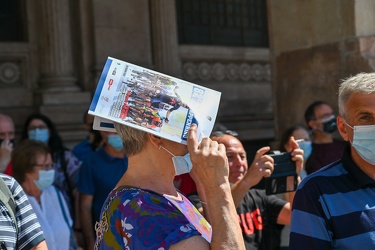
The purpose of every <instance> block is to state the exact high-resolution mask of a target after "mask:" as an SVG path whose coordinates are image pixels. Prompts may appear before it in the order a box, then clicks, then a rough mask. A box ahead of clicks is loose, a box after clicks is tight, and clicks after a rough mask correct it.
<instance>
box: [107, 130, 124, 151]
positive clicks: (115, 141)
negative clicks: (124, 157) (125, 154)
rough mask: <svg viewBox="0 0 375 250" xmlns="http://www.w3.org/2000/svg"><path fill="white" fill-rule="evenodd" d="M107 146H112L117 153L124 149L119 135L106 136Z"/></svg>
mask: <svg viewBox="0 0 375 250" xmlns="http://www.w3.org/2000/svg"><path fill="white" fill-rule="evenodd" d="M108 144H109V145H111V146H112V148H114V149H115V150H117V151H120V150H121V149H123V148H124V144H123V143H122V139H121V137H120V136H119V135H117V134H116V135H108Z"/></svg>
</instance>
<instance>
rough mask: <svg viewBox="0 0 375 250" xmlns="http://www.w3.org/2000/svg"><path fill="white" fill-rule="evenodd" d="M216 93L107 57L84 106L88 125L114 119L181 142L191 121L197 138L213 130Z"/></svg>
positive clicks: (101, 126) (107, 126)
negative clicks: (91, 117)
mask: <svg viewBox="0 0 375 250" xmlns="http://www.w3.org/2000/svg"><path fill="white" fill-rule="evenodd" d="M220 96H221V93H220V92H218V91H215V90H212V89H209V88H206V87H203V86H199V85H197V84H193V83H190V82H187V81H184V80H181V79H178V78H175V77H172V76H168V75H165V74H162V73H159V72H156V71H153V70H150V69H146V68H143V67H140V66H137V65H134V64H130V63H127V62H124V61H121V60H118V59H115V58H112V57H108V59H107V62H106V64H105V66H104V69H103V72H102V75H101V77H100V80H99V83H98V86H97V88H96V91H95V94H94V97H93V100H92V102H91V105H90V109H89V114H92V115H94V116H95V121H94V129H98V130H105V131H115V130H114V125H113V123H114V122H117V123H122V124H125V125H127V126H131V127H133V128H136V129H140V130H143V131H146V132H148V133H151V134H154V135H157V136H160V137H162V138H165V139H168V140H172V141H175V142H179V143H183V144H186V140H187V131H188V130H189V128H190V126H191V124H193V123H195V124H197V125H198V132H199V135H198V136H199V139H200V138H203V137H208V136H210V134H211V131H212V129H213V126H214V123H215V119H216V115H217V111H218V108H219V102H220Z"/></svg>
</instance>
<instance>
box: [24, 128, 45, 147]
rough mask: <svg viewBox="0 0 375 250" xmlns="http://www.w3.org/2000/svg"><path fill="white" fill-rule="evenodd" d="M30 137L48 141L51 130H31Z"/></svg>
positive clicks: (35, 139)
mask: <svg viewBox="0 0 375 250" xmlns="http://www.w3.org/2000/svg"><path fill="white" fill-rule="evenodd" d="M28 133H29V139H30V140H34V141H41V142H44V143H47V142H48V140H49V130H48V129H47V128H37V129H33V130H29V132H28Z"/></svg>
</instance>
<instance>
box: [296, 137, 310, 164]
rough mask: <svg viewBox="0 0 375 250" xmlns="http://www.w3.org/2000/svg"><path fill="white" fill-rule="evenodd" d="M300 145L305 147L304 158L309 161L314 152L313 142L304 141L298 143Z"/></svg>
mask: <svg viewBox="0 0 375 250" xmlns="http://www.w3.org/2000/svg"><path fill="white" fill-rule="evenodd" d="M298 145H299V147H300V148H301V149H303V159H304V160H305V161H307V159H309V157H310V155H311V152H312V143H311V141H302V142H300V143H298Z"/></svg>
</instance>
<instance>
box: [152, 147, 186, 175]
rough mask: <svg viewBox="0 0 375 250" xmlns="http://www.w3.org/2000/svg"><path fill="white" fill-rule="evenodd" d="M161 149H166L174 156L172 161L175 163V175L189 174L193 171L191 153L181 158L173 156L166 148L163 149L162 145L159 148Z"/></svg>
mask: <svg viewBox="0 0 375 250" xmlns="http://www.w3.org/2000/svg"><path fill="white" fill-rule="evenodd" d="M160 148H162V149H164V150H165V151H167V152H168V153H169V154H171V155H172V161H173V166H174V170H175V175H181V174H186V173H189V172H190V171H191V169H192V168H193V164H192V162H191V160H190V154H189V153H187V154H186V155H184V156H179V155H174V154H172V152H171V151H169V150H168V149H166V148H165V147H163V146H161V145H160V146H159V149H160Z"/></svg>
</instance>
